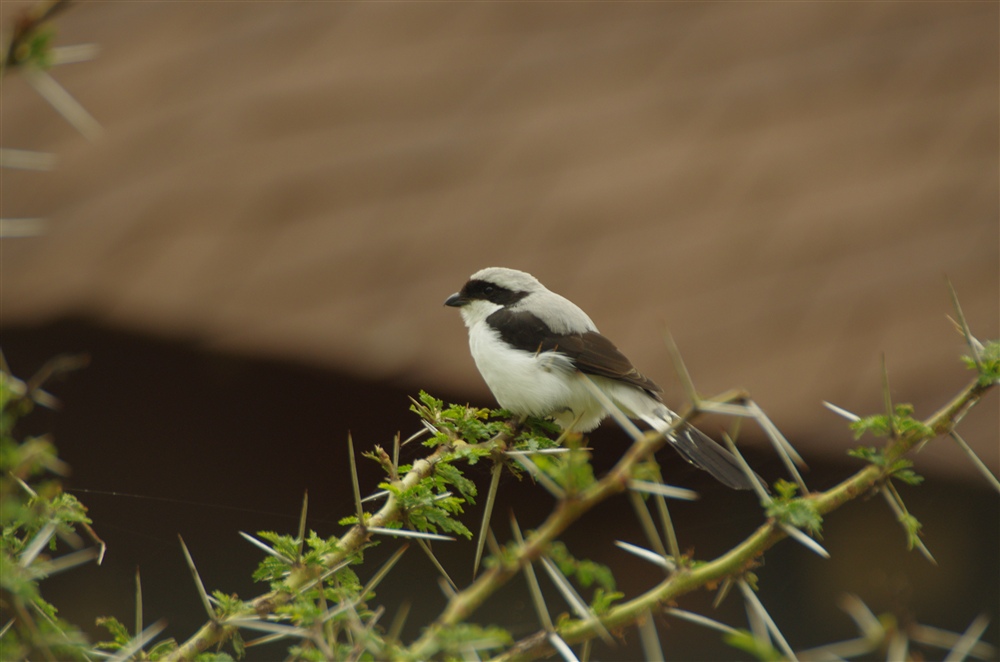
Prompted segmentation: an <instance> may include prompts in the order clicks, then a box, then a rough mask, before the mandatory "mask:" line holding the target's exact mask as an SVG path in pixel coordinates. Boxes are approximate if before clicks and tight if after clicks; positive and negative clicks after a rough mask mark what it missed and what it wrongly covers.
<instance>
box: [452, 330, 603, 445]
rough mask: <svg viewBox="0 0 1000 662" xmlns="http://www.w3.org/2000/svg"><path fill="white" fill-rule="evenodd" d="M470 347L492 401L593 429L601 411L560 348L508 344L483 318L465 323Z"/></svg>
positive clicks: (519, 412)
mask: <svg viewBox="0 0 1000 662" xmlns="http://www.w3.org/2000/svg"><path fill="white" fill-rule="evenodd" d="M469 349H470V350H471V352H472V358H473V359H474V360H475V361H476V367H477V368H479V372H480V374H482V376H483V379H484V380H486V385H487V386H489V387H490V391H492V392H493V396H494V397H495V398H496V399H497V402H498V403H499V404H500V406H501V407H503V408H504V409H506V410H508V411H510V412H511V413H513V414H517V415H521V416H523V415H530V416H537V417H540V418H544V417H547V416H552V417H554V418H555V420H556V422H557V423H559V424H560V425H561V426H562V427H564V428H567V427H570V426H571V425H572V426H573V428H574V429H575V430H579V431H581V432H587V431H589V430H593V429H594V428H595V427H597V426H598V425H599V424H600V422H601V420H602V419H603V418H604V417H605V416H606V413H605V411H604V408H603V407H602V406H601V404H600V403H599V402H597V401H596V400H595V399H594V397H593V396H592V395H591V394H590V391H588V390H587V388H586V387H585V386H584V385H583V383H582V382H581V381H580V380H579V378H578V377H577V375H576V369H575V368H574V366H573V364H572V362H571V361H570V359H569V358H567V357H566V356H564V355H563V354H560V353H559V352H542V353H537V354H532V353H529V352H524V351H521V350H517V349H513V348H511V347H510V346H509V345H507V344H506V343H505V342H503V341H502V340H501V339H500V334H499V333H498V332H497V331H496V330H495V329H493V328H492V327H491V326H490V325H489V324H486V323H485V322H480V323H477V324H473V325H472V326H471V327H469ZM595 381H598V382H602V384H601V385H602V386H605V385H604V384H603V382H605V381H608V382H610V380H605V379H603V378H600V377H598V378H595ZM611 390H617V389H611ZM614 399H617V398H614ZM574 423H575V425H574Z"/></svg>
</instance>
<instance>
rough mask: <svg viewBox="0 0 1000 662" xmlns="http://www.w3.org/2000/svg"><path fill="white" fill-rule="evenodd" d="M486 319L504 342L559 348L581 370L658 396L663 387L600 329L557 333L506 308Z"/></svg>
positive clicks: (538, 349) (529, 315) (532, 317)
mask: <svg viewBox="0 0 1000 662" xmlns="http://www.w3.org/2000/svg"><path fill="white" fill-rule="evenodd" d="M486 322H487V323H488V324H489V325H490V326H492V327H493V328H494V329H496V330H497V331H498V332H499V333H500V337H501V338H502V339H503V340H504V341H506V342H507V343H509V344H510V345H512V346H514V347H516V348H518V349H521V350H524V351H526V352H554V351H558V352H559V353H560V354H563V355H565V356H567V357H569V358H570V359H571V360H572V361H573V365H575V366H576V368H577V369H578V370H579V371H580V372H584V373H587V374H589V375H600V376H602V377H609V378H611V379H617V380H619V381H623V382H627V383H629V384H633V385H635V386H638V387H639V388H641V389H645V390H646V391H648V392H649V393H650V394H652V395H654V396H656V394H657V393H660V392H661V391H662V390H663V389H661V388H660V387H659V386H657V385H656V383H655V382H653V380H651V379H649V378H647V377H645V376H643V375H642V373H640V372H639V371H638V370H636V369H635V366H633V365H632V362H631V361H629V360H628V359H627V358H626V357H625V355H624V354H622V353H621V352H620V351H618V348H617V347H615V346H614V343H612V342H611V341H610V340H608V339H607V338H605V337H604V336H602V335H601V334H599V333H597V332H596V331H587V332H585V333H573V334H566V335H560V334H556V333H553V332H552V329H550V328H549V326H548V325H547V324H546V323H545V322H543V321H542V320H541V319H539V318H538V316H536V315H534V314H532V313H529V312H525V311H511V310H508V309H506V308H503V309H501V310H498V311H497V312H495V313H493V314H492V315H490V316H489V317H488V318H486ZM656 397H658V396H656Z"/></svg>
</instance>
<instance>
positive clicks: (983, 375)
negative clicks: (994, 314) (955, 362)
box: [962, 340, 1000, 386]
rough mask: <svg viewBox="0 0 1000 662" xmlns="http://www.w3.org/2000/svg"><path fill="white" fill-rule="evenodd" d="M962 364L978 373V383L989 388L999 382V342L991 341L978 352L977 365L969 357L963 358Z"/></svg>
mask: <svg viewBox="0 0 1000 662" xmlns="http://www.w3.org/2000/svg"><path fill="white" fill-rule="evenodd" d="M962 362H963V363H964V364H965V367H967V368H968V369H969V370H977V371H978V372H979V383H980V385H982V386H989V385H990V384H996V383H997V382H1000V342H998V341H996V340H991V341H989V342H987V343H986V344H985V345H983V349H982V350H981V351H980V352H979V363H978V364H977V363H976V360H975V359H974V358H973V357H971V356H963V357H962Z"/></svg>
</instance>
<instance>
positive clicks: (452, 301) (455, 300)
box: [444, 292, 469, 308]
mask: <svg viewBox="0 0 1000 662" xmlns="http://www.w3.org/2000/svg"><path fill="white" fill-rule="evenodd" d="M467 303H469V300H468V299H466V298H465V297H463V296H462V295H461V294H459V293H458V292H455V293H454V294H452V295H451V296H450V297H448V298H447V299H445V300H444V305H446V306H451V307H452V308H461V307H462V306H464V305H465V304H467Z"/></svg>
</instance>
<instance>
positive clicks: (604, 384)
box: [444, 267, 752, 489]
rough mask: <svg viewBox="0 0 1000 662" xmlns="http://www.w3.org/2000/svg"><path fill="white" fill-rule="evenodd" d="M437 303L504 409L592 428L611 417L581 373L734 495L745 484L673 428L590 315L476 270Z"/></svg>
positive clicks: (516, 280) (511, 273)
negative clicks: (461, 325)
mask: <svg viewBox="0 0 1000 662" xmlns="http://www.w3.org/2000/svg"><path fill="white" fill-rule="evenodd" d="M444 304H445V305H446V306H451V307H454V308H458V309H459V312H460V314H461V316H462V320H463V321H464V322H465V326H466V327H467V328H468V333H469V349H470V351H471V353H472V358H473V360H474V361H475V363H476V367H477V368H478V369H479V372H480V374H481V375H482V377H483V379H484V380H485V382H486V385H487V386H488V387H489V389H490V391H492V393H493V396H494V397H495V398H496V400H497V403H498V404H499V405H500V406H501V407H502V408H503V409H506V410H507V411H509V412H510V413H512V414H514V415H515V416H521V417H525V416H534V417H537V418H551V419H553V420H554V421H555V422H556V423H557V424H558V425H559V426H560V427H561V428H563V429H564V430H571V431H574V432H581V433H582V432H589V431H591V430H593V429H595V428H596V427H597V426H598V425H600V423H601V421H602V420H604V418H606V417H607V416H608V415H609V414H608V411H607V408H606V407H605V406H604V405H603V404H602V403H601V402H600V401H599V400H598V398H597V397H595V395H594V394H593V393H592V391H591V390H590V389H589V388H588V387H587V385H586V384H584V382H583V380H582V379H581V378H580V375H579V373H583V375H585V376H586V377H588V378H589V379H590V380H591V381H592V382H593V384H594V385H596V386H597V388H598V389H600V391H601V392H603V393H604V395H606V396H607V398H608V399H610V400H611V402H613V403H614V404H615V405H616V406H617V407H618V408H619V409H621V410H622V412H624V413H625V414H626V415H627V416H629V418H633V419H638V420H642V421H644V422H645V423H646V424H648V425H650V426H651V427H652V428H654V429H655V430H657V431H659V432H661V433H663V434H664V436H665V437H666V438H667V440H668V442H669V444H670V446H671V447H672V448H673V449H674V450H675V451H677V452H678V453H679V454H680V455H681V457H683V458H684V459H685V460H687V461H688V462H689V463H691V464H693V465H694V466H696V467H698V468H699V469H703V470H705V471H707V472H708V473H709V474H711V475H712V476H713V477H715V479H716V480H718V481H719V482H721V483H722V484H724V485H726V486H728V487H731V488H733V489H749V488H751V487H752V484H751V482H750V478H749V477H748V476H747V474H746V473H744V471H743V469H742V468H741V466H740V464H739V462H738V461H737V460H736V458H735V457H734V456H733V455H732V454H731V453H730V452H729V451H728V450H726V449H725V448H723V447H722V446H720V445H719V444H717V443H716V442H715V441H713V440H712V439H711V438H710V437H708V436H707V435H705V434H704V433H703V432H701V431H700V430H698V429H697V428H695V427H694V426H691V425H689V424H688V425H684V426H682V427H681V429H680V430H678V431H672V430H670V427H671V425H672V424H673V423H674V422H675V421H676V420H677V414H675V413H674V412H672V411H671V410H670V409H669V408H667V406H666V405H664V404H663V400H662V398H661V393H662V392H663V390H662V389H661V388H660V387H659V386H657V384H656V383H655V382H653V381H652V380H651V379H649V378H648V377H646V376H644V375H643V374H642V373H640V372H639V371H638V370H636V368H635V366H633V365H632V362H631V361H629V359H628V358H626V357H625V355H624V354H622V352H621V351H619V349H618V348H617V347H616V346H615V345H614V344H613V343H612V342H611V341H610V340H608V339H607V338H606V337H605V336H603V335H601V333H600V332H599V331H598V330H597V326H596V325H595V324H594V322H593V320H591V319H590V317H589V316H588V315H587V313H585V312H584V311H583V310H582V309H581V308H580V307H579V306H577V305H576V304H575V303H573V302H572V301H570V300H569V299H567V298H565V297H563V296H561V295H559V294H556V293H555V292H552V291H551V290H549V289H548V288H546V287H545V286H544V285H542V283H541V282H539V280H538V279H537V278H535V277H534V276H532V275H531V274H529V273H527V272H524V271H518V270H516V269H508V268H506V267H488V268H486V269H481V270H479V271H477V272H475V273H474V274H472V275H471V276H470V277H469V280H468V281H467V282H466V283H465V285H463V286H462V289H461V290H459V291H458V292H456V293H454V294H452V295H451V296H449V297H448V298H447V299H446V300H445V302H444Z"/></svg>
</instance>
